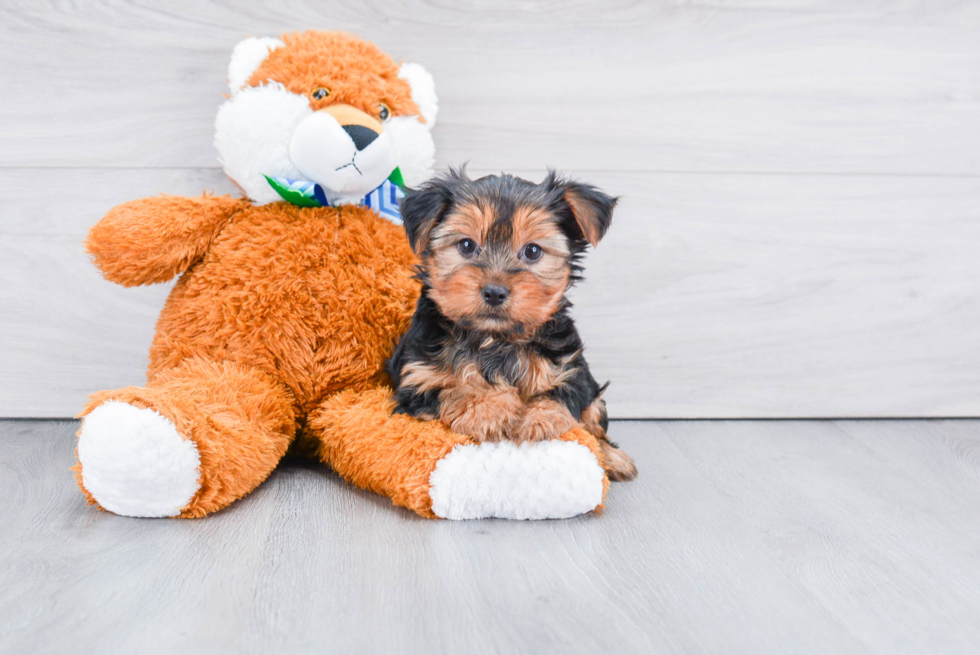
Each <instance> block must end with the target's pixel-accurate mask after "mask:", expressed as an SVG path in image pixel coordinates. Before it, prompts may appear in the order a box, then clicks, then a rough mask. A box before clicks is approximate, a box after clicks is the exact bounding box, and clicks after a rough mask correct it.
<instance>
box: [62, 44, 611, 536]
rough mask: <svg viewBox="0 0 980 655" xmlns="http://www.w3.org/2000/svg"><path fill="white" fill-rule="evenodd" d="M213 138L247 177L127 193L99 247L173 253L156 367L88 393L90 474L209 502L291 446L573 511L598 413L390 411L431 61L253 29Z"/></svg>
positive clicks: (83, 448)
mask: <svg viewBox="0 0 980 655" xmlns="http://www.w3.org/2000/svg"><path fill="white" fill-rule="evenodd" d="M228 77H229V86H230V90H231V95H230V97H229V98H228V100H227V101H226V102H225V103H224V104H223V105H222V107H221V109H220V110H219V112H218V117H217V120H216V125H215V145H216V147H217V150H218V152H219V155H220V159H221V163H222V165H223V166H224V169H225V171H226V172H227V173H228V175H229V176H230V177H231V178H232V180H234V181H235V182H236V183H237V184H238V186H239V187H240V188H241V189H242V191H243V192H244V195H245V196H246V197H245V198H242V199H236V198H231V197H228V196H224V197H215V196H209V195H205V196H203V197H200V198H184V197H175V196H160V197H156V198H147V199H143V200H137V201H133V202H129V203H125V204H123V205H120V206H118V207H116V208H114V209H113V210H112V211H110V212H109V214H108V215H106V216H105V217H104V218H103V219H102V220H101V221H99V223H98V224H96V225H95V226H94V227H93V228H92V230H91V232H90V233H89V235H88V239H87V241H86V247H87V249H88V251H89V253H90V254H91V255H92V257H93V259H94V261H95V264H96V265H97V266H98V267H99V269H100V270H101V271H102V272H103V274H104V275H105V277H106V278H107V279H109V280H111V281H113V282H116V283H118V284H122V285H124V286H135V285H141V284H153V283H158V282H165V281H167V280H170V279H172V278H174V277H175V276H178V275H180V276H181V277H180V279H179V281H178V282H177V284H176V286H175V287H174V289H173V291H172V292H171V294H170V297H169V298H168V300H167V302H166V305H165V306H164V308H163V311H162V313H161V315H160V319H159V321H158V323H157V329H156V336H155V338H154V340H153V345H152V347H151V349H150V365H149V369H148V371H147V384H146V386H145V387H126V388H123V389H119V390H116V391H102V392H98V393H96V394H93V395H92V397H91V401H90V402H89V404H88V405H87V406H86V407H85V409H84V411H83V412H82V413H81V415H80V416H81V417H82V418H83V421H82V425H81V428H80V429H79V432H78V450H77V454H78V464H77V465H76V466H75V468H74V470H75V472H76V479H77V480H78V484H79V486H80V487H81V489H82V491H83V492H84V493H85V495H86V496H87V498H88V500H89V502H91V503H93V504H97V505H99V506H101V507H102V508H104V509H106V510H109V511H111V512H115V513H117V514H122V515H126V516H144V517H152V516H181V517H198V516H204V515H205V514H208V513H210V512H214V511H216V510H219V509H222V508H223V507H226V506H227V505H229V504H230V503H231V502H233V501H234V500H236V499H238V498H241V497H242V496H244V495H245V494H247V493H249V492H250V491H251V490H252V489H254V488H255V487H256V486H258V485H259V484H260V483H261V482H262V481H263V480H264V479H265V478H266V477H267V476H268V475H269V474H270V473H271V472H272V470H273V469H274V468H275V467H276V465H277V464H278V462H279V460H280V459H281V458H282V457H283V455H284V454H285V453H286V451H287V450H288V449H290V448H293V449H295V450H298V451H300V452H303V453H306V454H308V455H310V456H314V457H317V458H319V459H320V460H321V461H323V462H324V463H325V464H327V465H328V466H330V467H332V468H333V469H334V470H335V471H337V472H338V473H339V474H340V475H341V476H343V477H344V478H345V479H347V480H349V481H350V482H352V483H353V484H355V485H357V486H359V487H362V488H365V489H369V490H371V491H375V492H377V493H380V494H384V495H386V496H388V497H389V498H391V499H392V501H393V502H394V503H395V504H397V505H401V506H404V507H407V508H409V509H412V510H414V511H415V512H417V513H419V514H420V515H422V516H426V517H444V518H456V519H459V518H479V517H489V516H498V517H506V518H553V517H567V516H573V515H576V514H580V513H583V512H587V511H590V510H592V509H595V508H596V507H598V506H600V505H601V503H602V501H603V498H604V496H605V490H606V488H607V486H608V479H607V478H606V476H605V474H604V472H603V467H602V455H601V453H600V450H599V447H598V444H597V442H596V440H595V439H594V438H593V437H592V435H590V434H588V433H587V432H585V431H583V430H581V429H577V430H573V431H572V432H570V433H568V434H566V435H564V436H563V437H562V438H561V439H558V440H554V441H549V442H539V443H533V444H523V445H521V446H516V445H514V444H510V443H499V444H494V443H485V444H476V443H473V442H472V440H470V439H469V438H467V437H463V436H460V435H457V434H453V433H452V432H450V431H449V430H448V429H446V428H445V427H444V426H443V425H442V424H441V423H439V422H437V421H427V422H423V421H419V420H416V419H413V418H409V417H406V416H402V415H396V416H393V415H392V408H393V403H392V400H391V390H390V388H389V387H388V386H386V385H387V384H388V383H389V381H388V378H387V375H386V374H385V372H384V364H385V360H386V358H387V357H388V356H389V355H390V353H391V351H392V350H393V348H394V346H395V344H396V342H397V340H398V338H399V336H400V335H401V334H402V333H403V332H404V331H405V330H406V329H407V328H408V325H409V321H410V319H411V316H412V311H413V308H414V305H415V302H416V300H417V298H418V294H419V284H418V282H417V281H415V280H414V279H413V278H412V272H413V266H414V265H415V264H416V257H415V255H414V254H413V252H412V250H411V249H410V247H409V244H408V241H407V239H406V237H405V234H404V232H403V230H402V228H401V227H400V225H399V224H398V223H399V221H398V218H397V216H398V213H397V199H398V198H399V197H401V196H402V195H403V191H402V189H403V188H405V187H414V186H417V185H419V184H420V183H422V182H424V181H425V180H426V179H428V178H429V177H430V176H431V175H432V165H433V156H434V145H433V141H432V137H431V132H430V131H431V129H432V126H433V124H434V122H435V118H436V112H437V101H436V95H435V87H434V84H433V82H432V78H431V76H430V75H429V74H428V73H427V72H426V71H425V70H424V69H423V68H422V67H421V66H419V65H418V64H410V63H406V64H402V65H400V66H399V65H398V64H396V63H395V62H394V61H393V60H392V59H391V58H390V57H389V56H388V55H386V54H384V53H383V52H381V51H380V50H379V49H378V48H377V47H375V46H374V45H372V44H370V43H367V42H364V41H362V40H359V39H357V38H354V37H352V36H350V35H347V34H343V33H339V32H306V33H302V34H290V35H285V36H283V37H282V39H281V40H280V39H268V38H266V39H255V38H250V39H246V40H245V41H243V42H242V43H240V44H238V46H236V48H235V50H234V52H233V55H232V60H231V64H230V66H229V72H228Z"/></svg>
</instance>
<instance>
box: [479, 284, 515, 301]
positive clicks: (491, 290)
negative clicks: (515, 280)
mask: <svg viewBox="0 0 980 655" xmlns="http://www.w3.org/2000/svg"><path fill="white" fill-rule="evenodd" d="M509 295H510V294H509V293H508V292H507V289H505V288H503V287H500V286H497V285H496V284H488V285H487V286H485V287H483V301H484V302H485V303H487V304H488V305H490V306H491V307H499V306H500V305H502V304H504V301H505V300H507V296H509Z"/></svg>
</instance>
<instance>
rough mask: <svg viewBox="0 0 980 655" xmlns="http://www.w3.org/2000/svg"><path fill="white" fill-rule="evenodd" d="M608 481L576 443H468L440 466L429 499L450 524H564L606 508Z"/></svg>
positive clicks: (594, 462)
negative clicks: (467, 521) (530, 521)
mask: <svg viewBox="0 0 980 655" xmlns="http://www.w3.org/2000/svg"><path fill="white" fill-rule="evenodd" d="M603 478H604V473H603V471H602V467H601V466H599V462H598V460H596V457H595V455H593V454H592V451H590V450H589V449H588V448H586V447H585V446H583V445H582V444H580V443H577V442H574V441H558V440H553V441H542V442H535V443H524V444H521V445H516V444H513V443H510V442H502V443H482V444H467V445H461V446H456V447H455V448H453V450H452V451H451V452H450V453H449V454H448V455H446V456H445V457H443V458H442V459H441V460H439V462H438V463H437V464H436V468H435V470H434V471H432V475H431V476H429V497H430V498H431V499H432V511H433V513H434V514H435V515H436V516H439V517H440V518H444V519H482V518H492V517H496V518H505V519H563V518H569V517H572V516H577V515H579V514H584V513H586V512H590V511H592V510H594V509H595V508H596V507H598V506H599V505H600V504H601V503H602V486H603Z"/></svg>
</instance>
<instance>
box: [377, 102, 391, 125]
mask: <svg viewBox="0 0 980 655" xmlns="http://www.w3.org/2000/svg"><path fill="white" fill-rule="evenodd" d="M378 118H380V119H381V120H383V121H386V120H388V119H389V118H391V110H390V109H388V105H386V104H385V103H383V102H382V103H381V104H380V105H378Z"/></svg>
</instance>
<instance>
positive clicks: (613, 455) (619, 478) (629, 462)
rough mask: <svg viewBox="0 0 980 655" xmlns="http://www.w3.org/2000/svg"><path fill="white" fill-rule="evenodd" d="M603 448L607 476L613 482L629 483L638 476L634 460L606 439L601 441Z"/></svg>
mask: <svg viewBox="0 0 980 655" xmlns="http://www.w3.org/2000/svg"><path fill="white" fill-rule="evenodd" d="M599 447H600V448H602V459H603V461H604V462H605V466H604V467H603V468H605V470H606V475H608V476H609V479H610V480H612V481H613V482H628V481H630V480H632V479H633V478H635V477H636V476H637V473H638V471H637V470H636V463H635V462H634V461H633V458H632V457H630V456H629V455H627V454H626V453H624V452H623V451H622V450H620V449H619V448H617V447H616V446H614V445H612V444H611V443H609V442H608V441H606V440H605V439H600V440H599Z"/></svg>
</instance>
